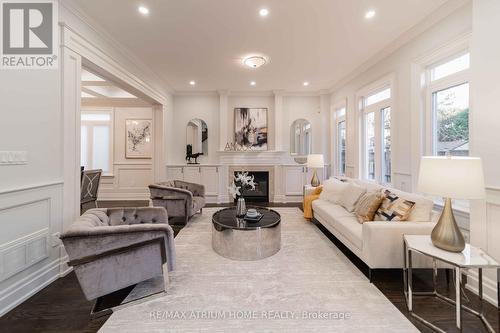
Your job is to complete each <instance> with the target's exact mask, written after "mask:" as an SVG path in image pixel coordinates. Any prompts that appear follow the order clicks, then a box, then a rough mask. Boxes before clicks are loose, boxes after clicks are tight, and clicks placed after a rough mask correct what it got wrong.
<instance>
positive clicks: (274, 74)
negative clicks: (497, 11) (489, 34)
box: [76, 0, 454, 91]
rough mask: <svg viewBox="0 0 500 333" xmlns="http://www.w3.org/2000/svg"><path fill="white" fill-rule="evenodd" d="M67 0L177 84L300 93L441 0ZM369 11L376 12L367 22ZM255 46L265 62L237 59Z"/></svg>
mask: <svg viewBox="0 0 500 333" xmlns="http://www.w3.org/2000/svg"><path fill="white" fill-rule="evenodd" d="M451 1H454V0H451ZM451 1H450V2H451ZM76 2H77V3H78V4H79V5H80V7H81V9H82V10H83V11H84V12H85V13H86V14H87V15H88V16H89V17H91V18H92V19H93V20H95V21H96V22H97V23H98V24H99V25H101V26H102V27H103V28H104V29H105V30H106V31H107V32H108V33H109V34H110V35H111V36H112V37H114V38H115V39H116V40H118V41H119V42H120V43H121V44H122V45H124V46H125V47H126V48H128V49H129V50H130V51H131V52H132V53H133V54H134V55H135V56H136V57H138V58H140V59H142V60H143V61H144V63H146V64H148V65H149V66H150V67H151V68H152V69H153V70H154V71H155V72H156V73H158V74H159V75H160V77H161V78H162V79H163V80H164V81H165V82H167V83H168V84H169V85H170V87H171V88H173V89H174V90H176V91H189V90H196V91H200V90H203V91H204V90H217V89H230V90H237V91H252V90H256V91H261V90H281V89H283V90H291V91H302V90H304V91H308V90H319V89H326V88H330V87H331V86H332V85H333V84H334V83H335V82H337V81H339V80H340V79H342V78H343V77H345V76H346V75H348V74H349V73H350V72H352V71H353V70H354V69H356V68H357V67H358V66H360V65H361V64H362V63H364V62H365V61H367V60H368V59H370V58H371V57H372V56H374V55H375V54H377V53H379V52H380V51H382V50H383V49H384V47H386V46H387V45H388V44H390V42H392V41H393V40H395V39H396V38H397V37H399V36H400V35H401V34H402V33H403V32H404V31H406V30H408V29H410V28H411V27H413V26H414V25H415V24H417V23H418V22H420V21H421V20H422V19H424V18H425V17H426V16H427V15H429V14H431V13H432V12H433V11H435V10H436V9H437V8H438V7H440V6H441V5H443V4H444V3H445V2H447V0H143V1H140V2H139V1H136V0H120V1H117V0H77V1H76ZM139 4H142V5H145V6H147V7H148V8H149V9H150V14H149V15H148V16H143V15H141V14H139V13H138V11H137V7H138V5H139ZM263 7H265V8H268V9H269V11H270V14H269V16H267V17H266V18H262V17H260V16H259V14H258V11H259V9H260V8H263ZM370 9H374V10H375V11H376V16H375V17H374V18H373V19H371V20H367V19H365V18H364V14H365V12H366V11H368V10H370ZM254 53H262V54H265V55H266V56H268V57H269V59H270V62H269V63H268V64H267V65H265V66H263V67H261V68H259V69H256V70H252V69H250V68H246V67H244V66H243V65H242V64H241V60H242V58H243V57H244V56H246V55H250V54H254ZM190 80H195V81H196V86H194V87H192V86H190V85H189V81H190ZM250 81H256V82H257V85H255V86H250V85H249V82H250ZM304 81H309V82H310V85H309V86H308V87H304V86H303V85H302V82H304Z"/></svg>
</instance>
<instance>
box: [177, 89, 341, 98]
mask: <svg viewBox="0 0 500 333" xmlns="http://www.w3.org/2000/svg"><path fill="white" fill-rule="evenodd" d="M330 94H331V93H330V91H329V90H328V89H322V90H318V91H287V90H261V91H245V90H241V91H231V90H217V91H215V90H213V91H189V90H181V91H175V93H174V94H173V95H174V96H220V95H226V96H229V97H232V96H242V97H271V96H284V97H287V96H289V97H292V96H297V97H319V96H321V95H330Z"/></svg>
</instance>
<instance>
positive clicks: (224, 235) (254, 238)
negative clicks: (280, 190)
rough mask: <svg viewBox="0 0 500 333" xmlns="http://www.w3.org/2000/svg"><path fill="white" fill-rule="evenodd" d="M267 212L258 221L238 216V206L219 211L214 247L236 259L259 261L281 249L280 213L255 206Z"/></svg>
mask: <svg viewBox="0 0 500 333" xmlns="http://www.w3.org/2000/svg"><path fill="white" fill-rule="evenodd" d="M254 208H255V209H257V210H258V211H259V213H261V214H264V216H263V217H262V219H260V221H258V222H249V221H245V220H244V219H243V218H237V217H236V208H234V207H230V208H225V209H222V210H219V211H218V212H216V213H215V214H214V215H213V216H212V248H213V249H214V251H215V252H217V253H218V254H220V255H221V256H223V257H225V258H229V259H233V260H259V259H264V258H267V257H270V256H272V255H273V254H275V253H276V252H278V251H279V250H280V248H281V216H280V214H278V212H276V211H274V210H272V209H267V208H260V207H254Z"/></svg>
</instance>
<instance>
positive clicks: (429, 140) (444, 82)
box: [422, 49, 471, 155]
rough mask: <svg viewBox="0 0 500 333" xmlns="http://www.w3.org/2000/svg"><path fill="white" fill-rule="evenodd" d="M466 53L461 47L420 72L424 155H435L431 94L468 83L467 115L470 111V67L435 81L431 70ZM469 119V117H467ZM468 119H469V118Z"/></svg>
mask: <svg viewBox="0 0 500 333" xmlns="http://www.w3.org/2000/svg"><path fill="white" fill-rule="evenodd" d="M466 53H469V50H468V49H463V50H460V51H458V52H456V53H454V54H453V55H451V56H450V55H448V56H445V57H444V58H443V59H441V60H440V61H438V62H435V63H433V64H430V65H428V66H426V68H425V70H424V72H423V73H422V75H423V78H424V79H423V82H422V83H423V85H424V87H423V91H422V93H423V94H424V97H423V98H424V100H425V112H424V117H425V124H424V128H425V135H424V144H425V148H424V154H425V155H435V154H436V151H435V146H436V138H435V137H434V127H435V126H436V124H435V114H434V110H433V98H432V96H433V94H434V93H435V92H438V91H441V90H445V89H448V88H452V87H455V86H459V85H462V84H464V83H468V84H469V115H470V112H471V105H470V104H471V102H470V67H469V68H468V69H464V70H462V71H459V72H457V73H454V74H450V75H448V76H445V77H443V78H440V79H438V80H435V81H431V70H432V68H434V67H435V66H438V65H440V64H443V63H446V62H448V61H450V60H452V59H454V58H457V57H459V56H461V55H464V54H466ZM469 119H470V117H469ZM469 121H470V120H469ZM470 127H471V126H470V125H469V139H470Z"/></svg>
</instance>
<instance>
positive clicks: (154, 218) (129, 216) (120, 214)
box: [107, 207, 168, 226]
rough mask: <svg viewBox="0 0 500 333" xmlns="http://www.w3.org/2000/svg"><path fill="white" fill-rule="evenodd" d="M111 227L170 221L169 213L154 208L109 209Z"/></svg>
mask: <svg viewBox="0 0 500 333" xmlns="http://www.w3.org/2000/svg"><path fill="white" fill-rule="evenodd" d="M107 215H108V217H109V225H111V226H113V225H132V224H143V223H159V222H161V221H168V215H167V211H166V210H164V209H155V208H152V207H141V208H108V210H107Z"/></svg>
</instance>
